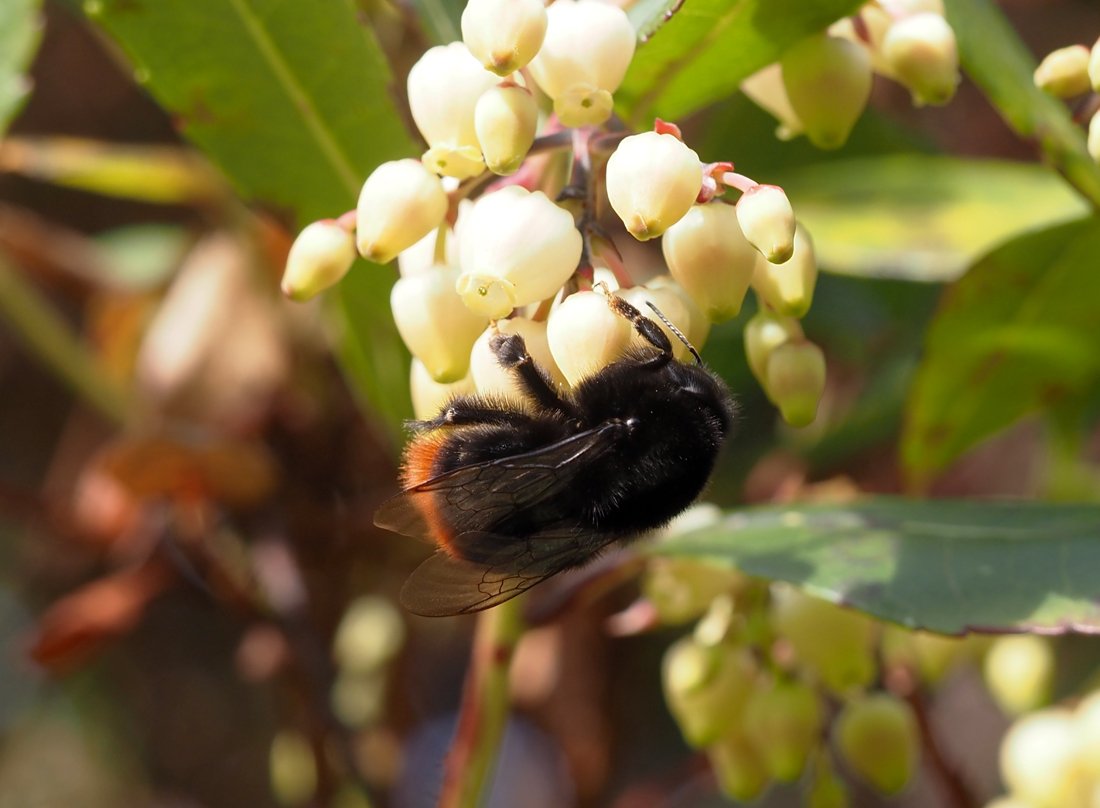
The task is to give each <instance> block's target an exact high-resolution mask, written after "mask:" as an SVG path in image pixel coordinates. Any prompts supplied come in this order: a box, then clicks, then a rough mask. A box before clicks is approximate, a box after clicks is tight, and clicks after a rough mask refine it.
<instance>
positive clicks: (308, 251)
mask: <svg viewBox="0 0 1100 808" xmlns="http://www.w3.org/2000/svg"><path fill="white" fill-rule="evenodd" d="M354 261H355V236H354V235H353V234H352V233H349V232H348V231H347V229H346V228H344V227H341V226H340V225H339V224H338V223H337V222H336V221H335V220H333V219H324V220H322V221H320V222H313V223H312V224H308V225H306V226H305V228H303V229H302V232H301V233H299V234H298V238H296V239H294V243H293V244H291V245H290V253H289V254H288V255H287V257H286V270H285V271H284V272H283V283H282V286H283V294H284V295H286V296H287V297H289V298H290V299H291V300H309V299H310V298H311V297H313V296H314V295H316V294H318V293H320V292H322V291H323V290H325V289H327V288H328V287H330V286H332V285H333V284H334V283H336V282H338V281H339V280H340V279H341V278H343V277H344V275H346V274H347V272H348V270H349V269H351V265H352V263H354Z"/></svg>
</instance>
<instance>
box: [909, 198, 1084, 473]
mask: <svg viewBox="0 0 1100 808" xmlns="http://www.w3.org/2000/svg"><path fill="white" fill-rule="evenodd" d="M1098 255H1100V219H1096V218H1088V219H1085V220H1082V221H1078V222H1074V223H1072V224H1067V225H1062V226H1060V227H1054V228H1051V229H1049V230H1044V231H1042V232H1040V233H1034V234H1030V235H1026V236H1023V237H1021V238H1018V239H1016V240H1015V241H1012V242H1009V243H1008V244H1006V245H1004V246H1003V247H1001V248H1000V249H998V250H997V251H996V252H993V253H991V254H990V255H988V256H987V257H986V258H984V259H982V260H981V261H979V262H978V263H977V264H976V265H975V266H974V267H973V269H971V270H970V272H968V273H967V274H966V275H965V276H964V277H963V278H962V280H960V281H959V282H958V283H957V284H955V286H954V287H952V288H951V289H950V290H949V292H948V294H947V295H946V297H945V298H944V300H943V301H942V303H941V306H940V310H939V312H938V313H937V315H936V317H935V319H934V320H933V322H932V326H931V328H930V329H929V332H928V335H927V338H926V342H925V356H924V359H923V361H922V363H921V366H920V368H919V369H918V372H917V379H916V382H915V384H914V387H913V390H912V392H911V394H910V397H909V403H908V409H907V413H906V424H905V428H904V431H903V434H902V458H903V461H904V465H905V469H906V472H907V473H908V475H909V476H910V479H911V481H912V482H913V483H914V484H915V485H916V486H917V487H918V488H920V487H923V486H925V485H927V483H928V482H929V481H930V479H931V478H932V476H933V475H934V474H935V473H937V472H938V471H940V470H942V469H944V468H945V467H946V466H947V465H948V464H949V463H951V461H953V460H954V459H955V458H957V457H958V456H959V455H960V454H962V453H963V452H965V451H966V450H967V449H969V448H970V447H972V446H973V445H974V444H976V443H977V442H978V441H980V440H982V439H983V438H986V437H988V436H989V435H992V434H993V433H995V432H997V431H998V430H1000V429H1003V428H1004V427H1006V426H1008V425H1010V424H1012V423H1014V422H1015V421H1017V420H1019V419H1020V418H1022V417H1024V416H1025V415H1028V414H1029V413H1032V412H1035V411H1037V410H1040V409H1043V408H1047V407H1050V406H1053V405H1055V404H1057V403H1058V402H1060V401H1062V400H1064V399H1066V398H1067V397H1072V396H1075V395H1078V394H1080V393H1082V392H1083V391H1085V390H1087V389H1088V388H1089V387H1090V386H1091V385H1093V384H1094V383H1095V382H1096V381H1097V379H1098V378H1100V350H1098V349H1097V348H1098V342H1097V340H1098V336H1097V335H1098V331H1097V324H1098V323H1100V273H1097V271H1096V267H1097V256H1098Z"/></svg>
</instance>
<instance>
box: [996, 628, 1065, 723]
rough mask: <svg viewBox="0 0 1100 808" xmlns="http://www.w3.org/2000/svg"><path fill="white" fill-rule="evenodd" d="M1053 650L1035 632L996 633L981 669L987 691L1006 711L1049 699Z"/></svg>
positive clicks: (1017, 711)
mask: <svg viewBox="0 0 1100 808" xmlns="http://www.w3.org/2000/svg"><path fill="white" fill-rule="evenodd" d="M1054 667H1055V664H1054V651H1053V649H1052V648H1051V647H1050V642H1049V641H1048V640H1046V639H1044V638H1043V637H1037V636H1035V635H1034V634H1021V635H1018V636H1014V637H998V638H997V640H996V641H995V642H994V643H993V645H992V646H991V647H990V649H989V651H988V652H987V653H986V657H985V665H984V669H983V672H984V674H985V683H986V686H987V687H988V688H989V692H990V693H991V694H992V695H993V698H994V699H996V701H997V703H998V704H999V705H1000V706H1001V709H1003V710H1004V711H1005V712H1006V713H1008V714H1009V715H1018V714H1020V713H1026V712H1028V711H1029V710H1034V709H1035V708H1036V707H1039V706H1041V705H1043V704H1046V703H1047V701H1049V699H1050V690H1051V686H1052V684H1053V682H1054Z"/></svg>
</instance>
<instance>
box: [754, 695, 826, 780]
mask: <svg viewBox="0 0 1100 808" xmlns="http://www.w3.org/2000/svg"><path fill="white" fill-rule="evenodd" d="M823 722H824V716H823V715H822V710H821V701H820V699H819V698H818V696H817V693H815V692H814V691H813V690H812V689H811V688H810V687H808V686H807V685H806V684H804V683H802V682H798V681H782V680H772V681H768V682H762V683H761V685H760V686H759V687H758V688H757V691H756V692H755V693H753V695H752V698H751V699H750V700H749V705H748V708H747V709H746V711H745V725H744V731H745V734H746V735H747V736H748V737H749V739H750V740H752V741H754V742H755V744H756V746H757V748H758V749H760V751H761V753H762V756H763V758H764V761H765V763H766V764H767V766H768V771H769V772H770V773H771V776H772V777H774V778H775V779H776V780H778V781H780V782H782V783H790V782H794V781H795V780H797V779H798V778H799V777H800V776H801V775H802V770H803V769H804V768H805V767H806V761H807V759H808V758H809V756H810V753H811V752H813V750H814V749H816V748H817V746H818V744H819V743H820V741H821V727H822V724H823Z"/></svg>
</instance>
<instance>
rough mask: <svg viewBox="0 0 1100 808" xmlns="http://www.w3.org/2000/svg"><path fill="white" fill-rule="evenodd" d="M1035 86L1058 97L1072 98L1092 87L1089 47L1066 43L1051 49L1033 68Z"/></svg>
mask: <svg viewBox="0 0 1100 808" xmlns="http://www.w3.org/2000/svg"><path fill="white" fill-rule="evenodd" d="M1034 78H1035V86H1036V87H1038V88H1039V89H1041V90H1046V91H1047V92H1048V93H1050V94H1051V95H1056V96H1058V97H1059V98H1073V97H1074V96H1075V95H1081V94H1082V93H1087V92H1088V91H1089V90H1091V89H1092V82H1090V81H1089V49H1088V48H1086V47H1085V46H1084V45H1067V46H1066V47H1064V48H1058V49H1057V50H1054V51H1051V52H1050V53H1048V54H1047V55H1046V56H1045V57H1043V61H1041V62H1040V63H1039V66H1038V67H1037V68H1035V77H1034Z"/></svg>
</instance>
